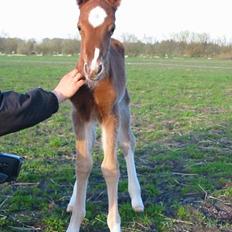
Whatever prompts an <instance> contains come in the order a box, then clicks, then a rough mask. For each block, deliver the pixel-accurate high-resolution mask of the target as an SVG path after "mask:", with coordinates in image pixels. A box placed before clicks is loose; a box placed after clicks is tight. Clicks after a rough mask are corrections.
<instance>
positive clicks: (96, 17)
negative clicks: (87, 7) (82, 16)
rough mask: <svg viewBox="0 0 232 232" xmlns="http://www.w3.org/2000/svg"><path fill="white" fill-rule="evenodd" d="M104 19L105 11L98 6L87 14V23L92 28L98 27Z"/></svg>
mask: <svg viewBox="0 0 232 232" xmlns="http://www.w3.org/2000/svg"><path fill="white" fill-rule="evenodd" d="M106 17H107V14H106V11H105V10H104V9H103V8H101V7H100V6H97V7H95V8H93V9H92V10H91V11H90V12H89V23H90V24H91V25H92V26H93V27H94V28H96V27H99V26H100V25H102V24H103V23H104V21H105V18H106Z"/></svg>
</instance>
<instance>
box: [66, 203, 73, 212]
mask: <svg viewBox="0 0 232 232" xmlns="http://www.w3.org/2000/svg"><path fill="white" fill-rule="evenodd" d="M66 211H67V212H68V213H72V211H73V205H72V204H68V206H67V209H66Z"/></svg>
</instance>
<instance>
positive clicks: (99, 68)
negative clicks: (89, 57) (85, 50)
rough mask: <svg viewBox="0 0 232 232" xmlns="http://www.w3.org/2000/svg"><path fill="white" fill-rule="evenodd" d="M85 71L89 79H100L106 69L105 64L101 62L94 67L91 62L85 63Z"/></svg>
mask: <svg viewBox="0 0 232 232" xmlns="http://www.w3.org/2000/svg"><path fill="white" fill-rule="evenodd" d="M84 71H85V76H86V78H87V79H89V80H91V81H97V80H99V79H100V77H101V74H102V73H103V71H104V65H103V63H101V62H100V63H99V64H96V65H95V66H94V67H92V66H91V65H90V64H88V63H85V64H84Z"/></svg>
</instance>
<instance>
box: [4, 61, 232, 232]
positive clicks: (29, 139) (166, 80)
mask: <svg viewBox="0 0 232 232" xmlns="http://www.w3.org/2000/svg"><path fill="white" fill-rule="evenodd" d="M75 62H76V58H75V57H13V56H12V57H7V56H0V89H1V90H4V91H6V90H15V91H20V92H25V91H27V90H29V89H31V88H34V87H37V86H41V87H43V88H45V89H51V88H53V87H54V86H55V84H56V83H57V81H58V79H59V78H60V77H61V76H62V75H63V74H64V73H65V72H67V71H69V70H70V69H72V67H73V66H74V64H75ZM126 62H127V73H128V88H129V92H130V94H131V102H132V103H131V110H132V117H133V122H132V128H133V131H134V133H135V135H136V137H137V149H136V164H137V171H138V176H139V179H140V182H141V187H142V195H143V199H144V203H145V207H146V209H145V212H144V213H142V214H135V213H134V212H133V211H132V209H131V206H130V200H129V195H128V193H127V177H126V166H125V162H124V160H123V157H122V153H121V151H119V152H118V153H119V160H120V170H121V178H120V184H119V210H120V214H121V218H122V228H123V232H133V231H134V232H140V231H141V232H142V231H143V232H155V231H158V232H171V231H175V232H184V231H192V232H216V231H222V232H231V231H232V61H219V60H204V59H187V58H186V59H180V58H179V59H178V58H176V59H148V58H129V59H127V60H126ZM70 112H71V106H70V103H68V102H67V103H65V104H63V105H62V106H61V108H60V110H59V112H58V113H57V114H56V115H54V116H53V117H52V118H51V119H49V120H47V121H45V122H43V123H41V124H39V125H38V126H35V127H33V128H31V129H27V130H24V131H21V132H19V133H15V134H12V135H8V136H5V137H1V138H0V151H2V152H8V153H16V154H20V155H22V156H24V157H25V162H24V164H23V167H22V171H21V173H20V176H19V178H18V181H17V182H16V183H14V184H12V185H8V184H4V185H1V186H0V231H1V232H10V231H46V232H55V231H59V232H60V231H65V229H66V227H67V225H68V222H69V218H70V215H69V214H68V213H66V206H67V203H68V201H69V197H70V196H71V193H72V185H73V183H74V180H75V171H74V154H75V146H74V133H73V131H72V124H71V120H70ZM97 137H98V141H97V143H96V147H95V150H94V153H93V157H94V161H95V163H94V168H93V171H92V174H91V177H90V181H89V187H88V194H87V199H88V200H87V217H86V219H85V220H84V222H83V225H82V230H81V231H86V232H88V231H89V232H105V231H108V229H107V224H106V216H107V194H106V187H105V182H104V179H103V178H102V174H101V171H100V163H101V160H102V158H103V155H102V150H101V149H100V131H99V130H98V131H97Z"/></svg>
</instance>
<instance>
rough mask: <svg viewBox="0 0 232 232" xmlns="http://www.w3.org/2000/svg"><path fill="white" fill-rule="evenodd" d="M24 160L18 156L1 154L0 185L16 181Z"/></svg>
mask: <svg viewBox="0 0 232 232" xmlns="http://www.w3.org/2000/svg"><path fill="white" fill-rule="evenodd" d="M22 163H23V159H22V158H21V157H19V156H17V155H13V154H4V153H0V184H1V183H4V182H9V181H12V180H16V178H17V177H18V175H19V171H20V168H21V165H22Z"/></svg>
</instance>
